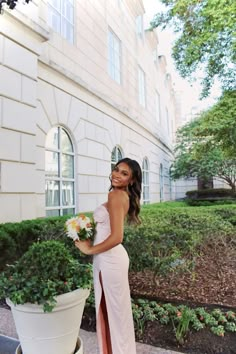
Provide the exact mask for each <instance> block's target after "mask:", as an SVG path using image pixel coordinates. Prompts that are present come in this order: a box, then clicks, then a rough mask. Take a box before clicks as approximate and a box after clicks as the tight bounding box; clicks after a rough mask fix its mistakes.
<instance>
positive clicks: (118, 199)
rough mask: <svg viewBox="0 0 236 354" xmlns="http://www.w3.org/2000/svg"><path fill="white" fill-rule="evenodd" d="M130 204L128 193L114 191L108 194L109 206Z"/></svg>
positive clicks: (118, 190) (119, 190)
mask: <svg viewBox="0 0 236 354" xmlns="http://www.w3.org/2000/svg"><path fill="white" fill-rule="evenodd" d="M128 202H129V196H128V193H127V192H126V191H124V190H121V189H114V190H112V191H111V192H109V194H108V204H110V205H124V206H125V205H126V204H127V203H128Z"/></svg>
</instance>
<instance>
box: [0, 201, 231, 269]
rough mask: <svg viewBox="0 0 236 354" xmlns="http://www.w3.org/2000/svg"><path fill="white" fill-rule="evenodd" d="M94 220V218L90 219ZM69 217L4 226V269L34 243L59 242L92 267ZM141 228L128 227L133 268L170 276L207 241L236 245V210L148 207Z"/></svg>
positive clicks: (0, 239) (0, 238) (0, 235)
mask: <svg viewBox="0 0 236 354" xmlns="http://www.w3.org/2000/svg"><path fill="white" fill-rule="evenodd" d="M87 215H91V214H87ZM68 217H69V216H64V217H54V218H45V219H37V220H28V221H22V222H20V223H6V224H1V225H0V248H1V252H0V270H1V269H3V268H4V267H5V266H6V263H8V264H10V263H13V262H14V261H15V260H17V259H19V258H20V257H21V256H22V254H24V253H25V251H26V250H27V249H28V248H29V246H30V245H31V244H32V243H33V242H37V241H42V240H49V239H55V240H60V241H61V242H63V243H65V244H66V247H67V248H68V249H69V250H70V252H71V253H72V255H73V256H74V257H76V258H78V257H80V261H84V262H88V261H89V262H91V257H88V256H83V255H82V254H81V253H79V252H78V250H77V249H76V248H75V247H74V244H73V242H71V240H70V239H68V238H67V237H66V235H65V231H64V223H65V220H66V219H67V218H68ZM141 219H142V224H141V225H140V226H138V227H130V226H125V232H124V247H125V248H126V249H127V251H128V254H129V257H130V269H131V270H134V271H143V270H145V269H149V270H152V271H154V272H155V273H156V274H166V273H167V272H176V271H179V270H185V269H186V268H187V269H190V270H191V269H192V268H193V267H194V264H195V260H196V257H197V256H198V255H199V253H200V251H201V248H202V247H204V245H205V244H206V243H207V242H208V243H209V242H210V243H211V244H214V243H215V245H217V243H221V244H222V240H223V244H225V247H227V245H228V244H229V245H231V247H232V245H235V238H236V236H235V235H236V232H235V231H236V206H233V205H225V206H217V207H213V206H212V207H199V208H195V207H188V206H186V204H185V203H183V202H181V203H174V202H169V203H158V204H152V205H145V206H143V207H142V211H141ZM234 247H235V246H234Z"/></svg>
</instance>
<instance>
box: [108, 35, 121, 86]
mask: <svg viewBox="0 0 236 354" xmlns="http://www.w3.org/2000/svg"><path fill="white" fill-rule="evenodd" d="M108 73H109V75H110V76H111V78H112V79H113V80H115V81H116V82H117V83H119V84H120V82H121V44H120V40H119V38H118V37H117V36H116V35H115V34H114V33H113V32H112V31H109V33H108Z"/></svg>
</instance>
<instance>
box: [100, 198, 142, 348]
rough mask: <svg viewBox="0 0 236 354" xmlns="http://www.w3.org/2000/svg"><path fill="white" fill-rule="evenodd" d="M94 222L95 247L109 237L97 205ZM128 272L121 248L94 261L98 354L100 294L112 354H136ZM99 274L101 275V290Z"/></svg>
mask: <svg viewBox="0 0 236 354" xmlns="http://www.w3.org/2000/svg"><path fill="white" fill-rule="evenodd" d="M94 220H95V222H96V223H97V226H96V231H97V232H96V236H95V241H94V244H95V245H96V244H98V243H101V242H102V241H104V240H105V239H106V238H107V237H108V236H109V235H110V233H111V228H110V218H109V213H108V210H107V209H106V207H105V206H104V205H100V206H99V207H98V208H97V209H96V210H95V211H94ZM128 268H129V257H128V254H127V252H126V250H125V248H124V247H123V246H122V245H121V244H119V245H118V246H115V247H113V248H112V249H110V250H108V251H106V252H103V253H99V254H97V255H94V257H93V275H94V292H95V305H96V320H97V338H98V345H99V350H100V354H104V353H103V349H102V348H103V340H105V339H104V338H105V336H104V333H102V326H101V319H100V318H99V308H100V303H101V297H102V290H103V292H104V296H105V301H106V308H107V315H108V322H109V328H110V335H111V345H112V354H136V345H135V335H134V325H133V317H132V307H131V299H130V288H129V282H128ZM99 273H101V277H102V284H103V286H102V285H101V282H100V278H99Z"/></svg>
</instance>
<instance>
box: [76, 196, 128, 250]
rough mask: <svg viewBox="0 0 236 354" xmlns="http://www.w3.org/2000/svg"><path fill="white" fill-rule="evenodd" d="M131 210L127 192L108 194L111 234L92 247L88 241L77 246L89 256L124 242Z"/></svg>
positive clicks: (78, 242)
mask: <svg viewBox="0 0 236 354" xmlns="http://www.w3.org/2000/svg"><path fill="white" fill-rule="evenodd" d="M128 209H129V199H128V195H127V193H126V192H125V191H121V190H113V191H112V192H110V193H109V194H108V210H109V216H110V225H111V234H110V235H109V236H108V238H107V239H106V240H104V241H103V242H101V243H99V244H97V245H95V246H92V245H91V244H90V242H88V241H75V246H76V247H78V248H79V249H80V251H81V252H83V253H85V254H87V255H93V254H97V253H102V252H105V251H108V250H109V249H111V248H113V247H115V246H117V245H119V244H120V243H121V242H122V241H123V234H124V219H125V216H126V214H127V212H128Z"/></svg>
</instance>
